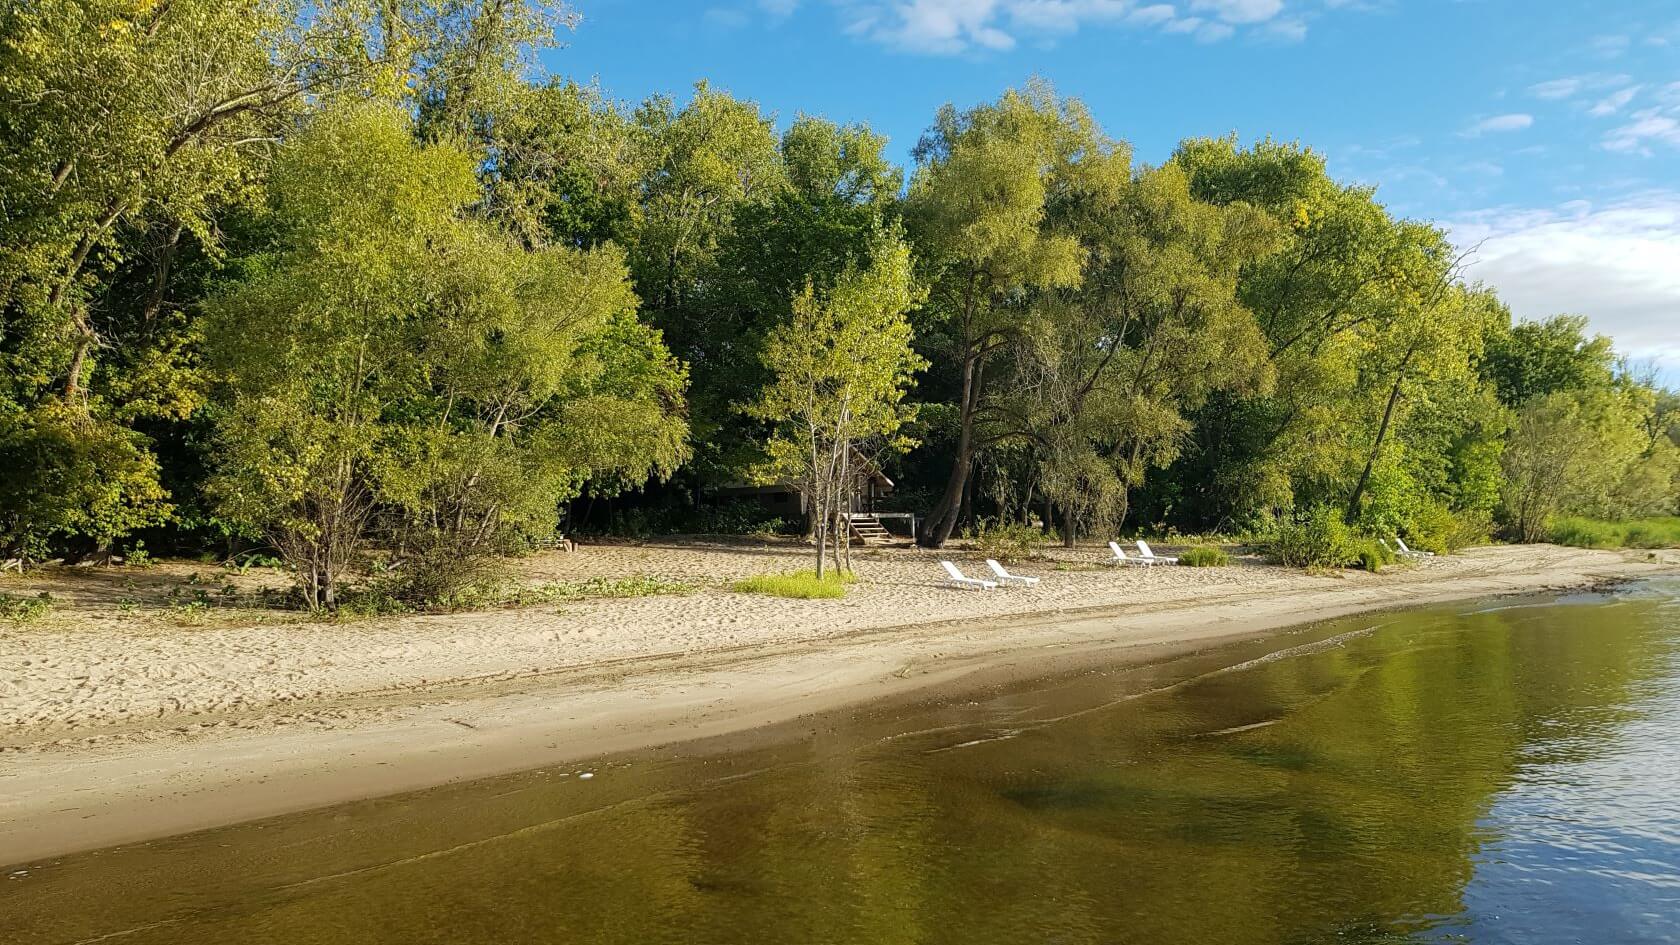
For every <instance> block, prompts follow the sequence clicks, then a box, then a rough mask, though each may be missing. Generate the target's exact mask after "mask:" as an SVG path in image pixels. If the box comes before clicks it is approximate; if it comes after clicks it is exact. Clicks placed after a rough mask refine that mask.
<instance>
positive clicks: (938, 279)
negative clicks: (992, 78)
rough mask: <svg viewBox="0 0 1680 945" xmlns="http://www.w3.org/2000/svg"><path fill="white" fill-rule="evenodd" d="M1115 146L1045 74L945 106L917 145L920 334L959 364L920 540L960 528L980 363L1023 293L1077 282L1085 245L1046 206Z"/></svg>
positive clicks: (914, 201) (1016, 318) (1006, 341)
mask: <svg viewBox="0 0 1680 945" xmlns="http://www.w3.org/2000/svg"><path fill="white" fill-rule="evenodd" d="M1119 147H1120V146H1119V145H1117V144H1116V143H1114V142H1112V141H1110V140H1108V139H1107V138H1105V137H1104V136H1103V135H1102V133H1101V132H1100V131H1099V130H1098V129H1097V127H1096V124H1095V122H1094V121H1092V119H1091V116H1090V115H1089V114H1088V113H1087V112H1086V111H1085V109H1084V107H1083V106H1082V105H1080V104H1079V103H1078V102H1077V101H1071V100H1069V101H1063V100H1061V99H1058V98H1057V97H1056V95H1055V93H1054V92H1053V91H1052V90H1051V89H1050V88H1049V87H1048V86H1047V85H1045V84H1042V83H1034V84H1032V85H1030V86H1028V87H1027V88H1025V89H1022V90H1018V91H1010V92H1007V93H1005V94H1004V96H1003V97H1002V98H1001V99H999V100H998V101H997V102H996V103H994V104H990V105H982V106H979V107H977V108H974V109H971V110H969V111H967V112H958V111H957V110H956V109H955V108H953V107H951V106H946V107H945V108H943V109H941V111H940V113H939V117H938V119H937V120H936V121H935V123H934V126H933V128H932V129H931V130H929V131H928V133H927V134H926V135H925V136H924V137H923V138H922V140H921V142H920V143H918V144H917V146H916V149H915V156H916V162H917V168H916V172H915V175H914V177H913V178H912V180H911V183H910V192H909V196H908V199H907V206H906V217H907V220H908V222H909V227H910V233H911V236H912V239H913V242H914V244H915V246H916V247H917V250H918V253H919V254H920V256H919V259H920V261H921V264H922V266H923V268H924V270H925V279H926V281H927V283H928V284H929V285H930V287H931V292H930V296H929V299H928V303H927V305H926V306H925V309H924V311H923V313H922V316H923V318H922V320H923V323H924V325H925V326H926V328H925V330H924V331H923V332H922V334H923V336H924V338H925V341H926V343H927V344H928V345H929V347H930V348H932V349H934V350H936V351H937V352H938V354H939V356H940V357H941V359H942V360H944V361H945V363H946V365H947V366H948V368H949V369H950V370H951V371H953V372H954V373H955V378H954V400H955V401H956V411H955V413H956V418H955V419H956V428H957V433H956V438H955V447H954V451H953V455H952V457H951V462H950V469H949V472H948V475H947V476H946V477H945V486H944V491H943V493H942V494H941V495H940V498H939V500H938V501H937V502H936V503H935V505H934V506H933V508H931V509H929V510H928V513H927V517H926V518H925V519H924V520H923V524H922V533H921V535H920V536H918V537H919V538H920V540H921V541H922V542H923V543H924V544H926V545H928V546H931V547H938V546H940V545H942V544H944V542H945V541H946V539H948V538H949V537H950V536H951V533H952V531H953V530H954V529H955V528H956V524H957V518H958V513H959V511H960V509H961V507H962V499H963V494H964V491H965V489H966V488H967V486H968V480H969V474H970V472H971V471H972V469H973V466H974V459H975V455H976V453H977V452H978V450H979V449H980V448H981V447H982V446H983V445H984V441H983V439H982V434H981V433H980V431H979V430H978V429H977V427H978V420H979V414H980V407H981V404H982V403H983V402H984V401H985V399H986V396H987V393H988V391H989V387H988V384H989V383H990V382H989V379H988V373H987V372H988V368H989V367H990V366H991V365H992V364H993V362H994V361H995V360H997V359H998V357H999V353H1000V352H1001V351H1003V350H1004V349H1005V348H1006V347H1007V346H1009V345H1010V344H1012V343H1014V342H1015V341H1016V340H1017V339H1018V338H1019V337H1020V330H1019V328H1020V322H1021V319H1022V317H1023V314H1024V310H1025V300H1026V297H1027V295H1028V294H1029V293H1032V292H1036V291H1041V290H1046V289H1054V288H1069V287H1073V286H1076V285H1078V284H1079V280H1080V271H1081V267H1082V265H1083V262H1084V251H1083V249H1082V248H1081V247H1080V245H1079V241H1078V239H1077V238H1075V237H1074V236H1073V235H1071V234H1068V233H1064V232H1059V231H1057V230H1055V229H1054V228H1053V227H1052V225H1051V221H1050V220H1049V218H1048V214H1047V208H1048V206H1049V204H1050V202H1051V201H1052V200H1053V199H1055V196H1056V195H1057V194H1058V193H1060V192H1062V191H1064V190H1066V189H1067V188H1069V187H1071V186H1072V184H1071V181H1072V178H1073V177H1074V176H1075V174H1076V169H1077V167H1078V165H1079V164H1080V162H1081V161H1082V160H1086V159H1089V160H1093V161H1101V160H1106V159H1108V158H1109V157H1110V156H1111V155H1113V154H1114V153H1115V152H1116V151H1117V149H1118V148H1119Z"/></svg>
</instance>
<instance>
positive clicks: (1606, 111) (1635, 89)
mask: <svg viewBox="0 0 1680 945" xmlns="http://www.w3.org/2000/svg"><path fill="white" fill-rule="evenodd" d="M1642 88H1644V86H1642V85H1630V86H1628V87H1627V88H1625V89H1621V90H1619V91H1616V92H1612V93H1611V94H1610V95H1608V96H1606V97H1604V98H1602V99H1600V100H1599V102H1598V104H1597V105H1594V106H1593V107H1592V109H1591V110H1590V111H1589V112H1588V114H1590V115H1592V116H1593V117H1595V118H1605V117H1608V116H1610V115H1614V114H1616V113H1617V112H1619V111H1621V110H1622V109H1624V108H1626V107H1627V104H1628V103H1629V102H1631V101H1633V98H1634V96H1636V95H1638V94H1639V90H1640V89H1642Z"/></svg>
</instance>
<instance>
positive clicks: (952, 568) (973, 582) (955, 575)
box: [939, 561, 997, 591]
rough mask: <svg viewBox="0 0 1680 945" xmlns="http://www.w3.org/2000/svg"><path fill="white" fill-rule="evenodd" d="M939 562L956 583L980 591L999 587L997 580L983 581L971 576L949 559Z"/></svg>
mask: <svg viewBox="0 0 1680 945" xmlns="http://www.w3.org/2000/svg"><path fill="white" fill-rule="evenodd" d="M939 563H940V565H941V566H942V567H944V568H945V573H946V574H948V575H950V576H951V580H952V581H954V582H956V584H957V585H958V586H960V587H972V588H974V589H975V590H980V591H989V590H991V589H992V588H994V587H997V582H996V581H982V580H980V579H979V578H971V577H969V576H967V575H965V574H963V573H962V572H961V571H959V570H957V566H956V565H954V564H952V563H951V562H949V561H941V562H939Z"/></svg>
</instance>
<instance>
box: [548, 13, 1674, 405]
mask: <svg viewBox="0 0 1680 945" xmlns="http://www.w3.org/2000/svg"><path fill="white" fill-rule="evenodd" d="M574 8H575V9H576V11H577V12H579V13H581V14H582V17H583V19H582V22H581V23H580V24H579V25H578V27H577V29H576V30H575V31H574V32H573V33H571V34H570V35H569V36H567V37H565V38H566V41H567V43H568V45H567V46H566V48H563V49H560V50H557V51H554V52H552V53H549V54H547V55H545V57H544V65H545V66H546V67H547V68H548V70H549V71H550V72H553V73H557V74H561V75H567V76H570V77H573V78H577V79H580V80H583V81H588V80H589V79H590V78H592V77H593V78H595V79H597V80H598V81H599V83H600V85H601V86H602V87H603V89H605V90H606V91H607V92H608V93H609V94H610V95H611V96H612V97H614V98H617V99H623V100H632V101H633V100H638V99H641V98H643V97H645V96H647V95H649V94H651V93H654V92H668V93H672V94H674V95H676V96H677V97H678V98H682V97H684V96H685V95H686V93H687V92H688V90H689V89H690V88H691V87H692V86H693V84H694V83H695V82H696V81H697V80H700V79H707V80H709V81H710V82H711V83H712V84H713V85H714V86H717V87H720V88H724V89H727V90H729V91H731V92H733V93H735V94H736V95H739V96H742V97H745V98H750V99H753V100H755V101H757V102H759V103H760V104H761V105H762V106H763V107H764V108H765V109H766V110H767V111H770V112H773V113H775V114H776V115H777V116H778V117H779V118H780V119H781V120H782V121H784V122H785V121H786V120H788V119H791V118H792V117H793V116H794V115H796V114H798V113H800V112H802V111H803V112H806V113H811V114H818V115H822V116H824V117H827V118H831V119H834V120H836V121H842V122H850V121H861V122H867V123H868V124H869V125H871V126H872V127H874V128H875V129H876V130H877V131H880V132H881V133H883V134H886V135H887V136H888V137H889V138H890V139H891V142H892V143H891V151H892V153H893V155H894V156H895V157H896V158H898V159H899V160H900V161H901V162H906V163H907V162H908V152H909V149H910V148H911V146H912V145H913V144H914V143H915V140H916V138H917V136H918V135H919V134H920V133H921V131H922V130H923V129H924V128H925V127H926V126H927V124H928V122H929V120H930V119H931V117H932V115H933V113H934V111H935V110H936V109H937V108H938V107H939V106H940V105H942V104H944V103H946V102H954V103H956V104H957V105H958V106H965V105H969V104H973V103H976V102H980V101H984V100H988V99H991V98H995V97H996V96H997V94H998V93H999V92H1000V91H1001V90H1003V89H1004V88H1006V87H1008V86H1010V85H1015V84H1019V83H1021V82H1022V81H1024V80H1025V79H1026V78H1027V77H1029V76H1031V75H1034V74H1038V75H1042V76H1044V77H1045V78H1048V79H1049V80H1051V81H1052V82H1053V83H1054V84H1055V86H1056V88H1057V89H1058V91H1060V92H1062V93H1063V94H1066V95H1073V96H1077V97H1079V98H1081V99H1083V100H1084V101H1085V102H1086V103H1087V104H1088V105H1089V106H1090V108H1091V109H1092V111H1093V112H1094V113H1095V115H1096V116H1097V118H1098V120H1099V121H1100V122H1101V123H1102V125H1103V127H1104V129H1105V130H1106V131H1107V132H1108V133H1109V134H1111V135H1113V136H1115V137H1119V138H1123V139H1125V140H1127V141H1129V142H1131V143H1132V145H1133V146H1134V148H1135V149H1136V152H1137V155H1138V157H1139V159H1140V160H1144V161H1151V162H1152V161H1159V160H1160V159H1162V158H1163V157H1165V156H1166V155H1167V154H1168V153H1169V152H1170V151H1171V149H1172V147H1173V145H1174V144H1175V143H1176V142H1177V141H1178V140H1179V139H1181V138H1184V137H1187V136H1192V135H1219V134H1226V133H1230V132H1236V133H1237V134H1238V135H1239V136H1240V137H1242V138H1243V139H1244V140H1252V139H1255V138H1259V137H1263V136H1266V135H1271V136H1274V137H1278V138H1283V139H1291V140H1294V139H1298V140H1300V141H1302V142H1305V143H1307V144H1309V145H1311V146H1312V147H1314V148H1315V149H1317V150H1319V151H1320V152H1322V153H1324V154H1325V155H1326V156H1327V157H1328V158H1329V161H1330V168H1331V171H1332V173H1334V174H1335V175H1337V176H1338V177H1340V178H1343V179H1346V180H1350V181H1359V182H1364V183H1370V184H1375V185H1378V186H1379V191H1378V193H1379V196H1380V198H1381V199H1382V200H1383V201H1384V202H1385V203H1387V204H1388V205H1389V206H1390V207H1391V208H1393V209H1394V210H1395V211H1396V212H1398V213H1401V214H1403V215H1406V216H1410V217H1416V218H1421V219H1428V220H1433V221H1436V222H1437V223H1439V224H1441V225H1443V226H1445V227H1447V228H1449V230H1450V231H1451V232H1452V233H1453V235H1454V238H1455V239H1456V240H1458V241H1459V242H1460V243H1461V244H1462V245H1465V246H1470V245H1478V246H1479V247H1480V249H1479V251H1478V253H1477V256H1476V258H1477V263H1476V265H1475V267H1474V268H1473V269H1472V270H1471V275H1472V277H1473V278H1479V279H1482V280H1484V281H1486V282H1488V283H1490V284H1492V285H1494V286H1496V287H1498V288H1499V289H1500V291H1501V294H1502V295H1504V296H1505V298H1506V299H1507V301H1509V302H1510V303H1511V304H1512V307H1513V308H1514V309H1515V310H1516V312H1517V314H1518V315H1519V316H1522V317H1530V318H1535V317H1544V316H1546V315H1549V314H1553V313H1556V312H1578V313H1581V314H1585V315H1587V316H1589V317H1590V318H1592V319H1593V322H1594V324H1595V325H1596V326H1597V327H1598V328H1599V329H1600V330H1601V331H1604V332H1606V333H1609V334H1612V335H1614V336H1615V337H1616V339H1617V341H1618V344H1619V346H1620V347H1621V348H1622V349H1623V350H1625V351H1627V352H1629V353H1630V354H1632V355H1634V356H1635V357H1637V358H1641V359H1651V360H1655V361H1658V362H1660V363H1661V364H1662V366H1663V368H1664V372H1665V378H1666V379H1667V380H1669V381H1670V382H1671V383H1680V3H1677V2H1676V0H1621V2H1600V3H1589V2H1585V0H1178V2H1176V3H1160V2H1151V0H715V2H708V0H701V2H696V3H674V2H632V0H575V3H574Z"/></svg>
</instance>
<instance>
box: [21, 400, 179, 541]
mask: <svg viewBox="0 0 1680 945" xmlns="http://www.w3.org/2000/svg"><path fill="white" fill-rule="evenodd" d="M0 468H3V469H6V470H8V472H7V473H6V475H4V476H0V558H25V559H31V558H34V559H39V558H45V557H47V556H48V554H49V552H50V550H51V549H52V548H53V547H54V545H55V543H57V542H62V541H63V540H64V539H67V538H71V537H85V538H88V539H91V540H92V541H93V542H94V543H95V544H96V545H98V546H101V547H108V546H109V545H110V544H111V543H113V542H115V541H116V540H117V539H119V538H122V537H123V536H125V535H127V534H129V533H130V532H133V531H135V530H136V529H139V528H144V527H146V526H149V525H155V524H158V523H159V522H162V521H164V520H165V519H166V517H167V516H168V514H169V504H168V501H167V499H168V497H167V496H166V495H165V494H164V491H163V488H162V487H161V486H160V485H159V484H158V478H157V461H156V460H155V459H154V458H153V457H152V455H151V454H150V453H149V452H147V451H146V450H145V448H144V441H143V440H142V438H141V437H140V436H139V435H138V434H136V433H134V432H132V431H130V430H126V429H124V428H123V427H121V426H119V425H117V424H114V423H110V422H108V421H104V420H100V419H97V418H95V417H92V416H89V415H88V414H87V413H85V412H83V411H81V410H78V409H76V408H73V407H64V406H59V405H56V404H52V403H48V404H46V405H44V406H41V407H38V408H36V409H34V410H32V411H29V412H27V413H17V414H9V415H8V414H0Z"/></svg>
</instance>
